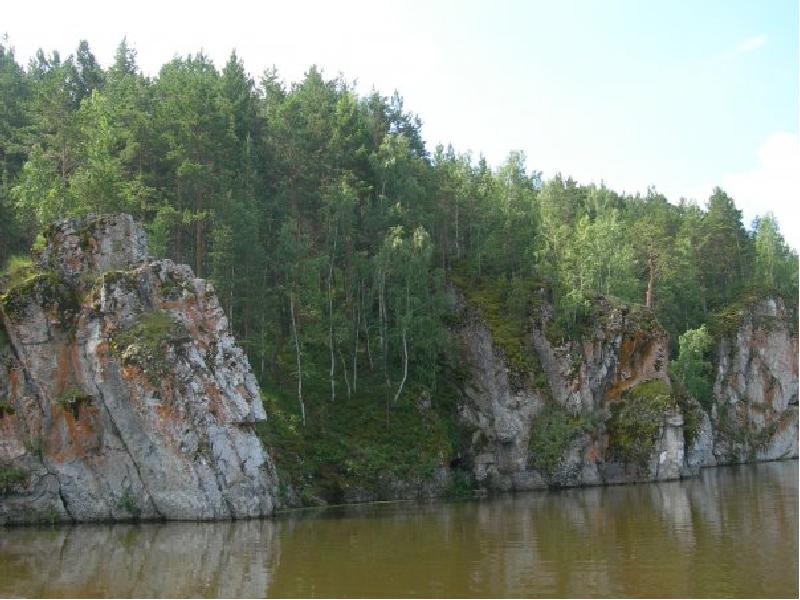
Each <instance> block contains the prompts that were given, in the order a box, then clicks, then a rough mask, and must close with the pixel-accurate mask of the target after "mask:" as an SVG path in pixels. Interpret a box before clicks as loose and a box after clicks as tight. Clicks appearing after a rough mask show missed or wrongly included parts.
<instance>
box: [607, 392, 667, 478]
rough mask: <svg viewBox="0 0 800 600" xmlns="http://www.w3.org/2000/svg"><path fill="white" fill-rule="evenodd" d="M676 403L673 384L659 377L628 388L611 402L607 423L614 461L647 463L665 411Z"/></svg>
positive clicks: (610, 449)
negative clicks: (670, 385) (671, 388)
mask: <svg viewBox="0 0 800 600" xmlns="http://www.w3.org/2000/svg"><path fill="white" fill-rule="evenodd" d="M671 404H672V397H671V395H670V389H669V386H668V385H667V384H666V383H665V382H663V381H661V380H660V379H656V380H653V381H647V382H644V383H640V384H639V385H637V386H634V387H633V388H631V389H630V390H628V391H626V392H625V393H624V394H623V396H622V399H621V401H619V402H615V403H614V404H612V405H611V418H610V419H609V420H608V422H607V423H606V428H607V432H608V439H609V452H610V454H611V457H612V458H613V459H614V460H618V461H620V462H624V463H630V464H639V465H642V466H644V465H645V464H647V461H648V459H649V458H650V453H651V452H652V450H653V447H654V446H655V442H656V435H657V433H658V430H659V427H660V426H661V423H662V422H663V419H664V411H665V410H666V409H667V408H669V406H670V405H671Z"/></svg>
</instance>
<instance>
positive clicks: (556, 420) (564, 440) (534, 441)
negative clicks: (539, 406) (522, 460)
mask: <svg viewBox="0 0 800 600" xmlns="http://www.w3.org/2000/svg"><path fill="white" fill-rule="evenodd" d="M593 427H594V423H593V419H592V418H591V415H588V414H583V413H582V414H578V415H572V414H570V413H569V412H567V411H566V410H565V409H564V408H562V407H561V406H559V405H558V404H555V403H548V405H547V406H545V408H544V409H543V410H542V411H541V412H540V413H539V414H538V415H536V417H534V419H533V427H532V429H531V439H530V443H529V445H528V447H529V449H530V451H531V453H532V459H533V463H534V464H535V465H536V467H537V468H538V469H540V470H541V471H543V472H544V473H545V474H546V475H547V476H548V477H552V475H553V473H555V471H556V470H557V469H558V467H559V465H560V464H561V462H562V460H563V457H564V454H565V453H566V452H567V451H568V450H569V447H570V445H571V444H572V442H573V441H574V440H575V439H576V438H577V437H578V436H579V435H580V434H581V433H583V432H584V431H587V430H591V429H592V428H593Z"/></svg>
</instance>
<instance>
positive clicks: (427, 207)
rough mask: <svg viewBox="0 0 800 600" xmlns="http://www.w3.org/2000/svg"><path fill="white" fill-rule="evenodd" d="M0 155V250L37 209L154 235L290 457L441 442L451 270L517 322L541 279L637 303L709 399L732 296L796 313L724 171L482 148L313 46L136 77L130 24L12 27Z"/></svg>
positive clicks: (329, 469)
mask: <svg viewBox="0 0 800 600" xmlns="http://www.w3.org/2000/svg"><path fill="white" fill-rule="evenodd" d="M454 101H455V100H454ZM533 167H535V165H533ZM0 171H1V172H2V179H1V180H0V264H6V265H8V266H7V269H11V268H13V264H14V262H15V261H17V260H19V259H18V258H16V257H18V256H21V255H26V254H28V252H29V250H30V249H31V247H32V246H34V247H35V246H36V244H37V241H38V239H39V238H38V235H39V232H41V230H42V229H43V228H44V227H45V226H47V225H48V224H49V223H51V222H52V221H53V220H56V219H59V218H64V217H68V216H77V215H82V214H87V213H112V212H127V213H131V214H133V215H134V216H135V217H136V218H138V219H140V220H141V221H142V222H144V223H145V225H146V228H147V230H148V234H149V239H150V245H151V248H152V250H153V251H154V252H155V253H157V254H158V255H159V256H164V257H168V258H172V259H174V260H175V261H177V262H183V263H188V264H190V265H191V266H192V268H193V269H194V271H195V273H196V275H197V276H198V277H205V278H208V279H210V280H212V281H213V283H214V285H215V287H216V290H217V292H218V294H219V297H220V301H221V302H222V304H223V306H224V309H225V312H226V314H227V316H228V319H229V322H230V325H231V327H232V329H233V330H234V332H235V334H236V336H237V339H238V340H239V343H240V344H241V345H242V346H243V347H244V348H245V350H246V352H247V354H248V356H249V359H250V362H251V365H252V367H253V370H254V372H255V374H256V377H257V378H258V380H259V382H260V384H261V386H262V388H263V390H264V394H265V402H266V403H267V405H268V410H267V412H268V413H270V414H272V415H275V418H274V419H272V420H271V422H270V423H269V425H268V428H267V429H266V430H265V431H264V432H263V434H264V435H265V436H267V437H269V438H270V440H271V441H272V443H273V445H275V446H276V447H279V448H282V449H283V450H282V451H283V452H284V457H283V460H282V461H281V459H280V457H279V460H278V463H279V467H281V468H282V469H283V470H284V473H285V474H288V479H289V480H291V479H292V477H294V478H298V477H304V476H306V475H308V473H314V474H320V473H321V474H322V475H323V476H322V478H321V481H323V484H325V483H324V482H328V483H330V485H334V484H336V485H340V484H341V481H339V480H340V479H341V478H347V477H351V476H352V477H355V478H360V479H362V480H363V479H370V478H374V477H378V474H379V473H382V472H385V471H386V470H387V469H388V470H394V471H395V472H397V473H399V474H408V473H416V472H418V471H419V470H420V469H422V470H424V469H425V468H428V467H429V466H430V464H429V463H430V462H431V461H433V460H435V458H436V456H439V455H440V454H441V453H445V454H446V453H447V452H448V451H449V450H448V449H451V448H452V447H453V445H454V444H455V443H456V442H455V441H454V440H455V438H456V437H457V435H458V432H457V431H456V430H455V428H454V426H453V425H452V423H451V420H450V419H449V418H448V417H447V415H448V410H449V407H450V404H449V403H451V402H452V401H453V398H454V396H455V395H457V393H458V389H457V387H458V380H459V377H460V375H459V373H458V365H457V364H456V363H457V361H454V360H453V357H452V353H451V348H450V346H451V340H450V336H449V333H448V327H449V324H450V322H451V320H452V318H453V317H452V312H453V308H452V302H451V293H450V290H451V289H453V288H454V287H455V288H461V289H465V290H472V291H473V293H475V291H476V290H479V291H481V293H482V294H483V296H484V299H485V300H486V299H489V300H486V302H487V303H493V305H494V308H495V309H496V310H497V312H498V314H502V315H505V316H506V318H507V319H508V320H509V321H511V322H516V323H523V324H524V321H525V318H526V316H527V311H528V309H529V307H528V302H529V297H530V295H531V290H532V289H534V288H537V289H545V290H547V293H548V298H549V299H550V301H551V302H552V303H553V306H554V309H555V314H556V322H557V324H558V331H557V333H558V334H559V335H562V336H564V337H574V336H577V335H579V334H580V331H581V327H582V325H583V324H584V322H585V321H586V319H588V318H589V316H590V313H591V306H592V302H593V299H594V298H595V297H596V296H597V295H599V294H601V295H604V296H606V297H609V298H613V299H615V300H617V301H620V302H626V303H633V304H641V305H645V306H647V307H649V308H651V309H652V310H653V311H654V314H655V316H656V318H657V319H658V321H659V322H660V323H661V324H662V326H663V327H664V328H665V329H666V331H667V332H668V334H669V338H670V344H671V355H672V356H671V358H672V359H673V361H672V365H673V367H672V368H673V372H674V374H675V375H676V376H677V377H679V378H680V379H681V380H682V382H683V383H684V384H685V385H686V387H687V388H688V389H689V391H690V392H692V393H693V394H694V395H695V396H697V397H698V398H699V399H701V400H702V398H703V396H704V395H707V394H709V393H710V389H709V386H710V383H709V379H708V376H710V372H709V367H708V361H709V360H710V359H711V354H712V353H713V343H712V341H713V338H714V335H715V332H717V331H718V330H719V328H720V327H722V326H723V324H724V317H725V315H726V314H729V313H730V311H731V310H732V307H735V306H736V305H737V304H738V303H741V302H743V301H745V300H746V299H747V298H750V297H753V296H762V297H763V296H764V295H767V294H777V295H780V296H782V297H783V298H784V299H785V301H786V303H787V306H788V307H789V308H790V310H791V311H793V315H794V319H795V321H796V319H797V317H796V315H797V297H798V257H797V253H796V251H795V250H794V249H792V248H790V247H789V246H788V245H787V244H786V243H785V241H784V239H783V237H782V235H781V233H780V229H779V227H778V223H777V222H776V220H775V219H774V218H773V217H772V216H771V215H770V214H766V215H763V216H761V217H760V218H758V219H757V220H756V221H755V222H753V223H744V222H743V219H742V213H741V211H740V210H738V209H737V208H736V204H735V201H734V199H733V198H731V197H730V196H728V195H727V194H726V193H725V191H724V190H722V189H719V188H716V189H715V190H714V192H713V194H712V195H711V196H710V197H709V198H708V199H707V202H706V203H705V205H704V206H699V205H698V204H696V203H695V202H692V201H688V200H684V199H681V200H680V201H677V202H669V201H668V200H667V198H666V197H664V196H663V195H662V194H660V193H658V192H657V191H656V189H655V188H650V189H649V190H648V191H647V193H646V195H641V194H635V195H631V194H624V193H618V192H615V191H614V190H611V189H608V188H607V187H605V186H603V185H600V186H598V185H595V184H591V185H582V184H580V183H578V182H576V181H574V180H573V179H571V178H564V177H561V176H556V177H554V178H552V179H550V180H543V178H542V176H541V173H540V172H537V171H535V170H534V169H533V168H531V167H530V166H529V165H527V164H526V158H525V156H524V154H523V153H521V152H515V151H512V152H510V153H509V154H508V157H507V159H506V160H505V162H503V164H501V165H500V166H497V167H493V166H490V165H489V164H487V162H486V160H484V158H483V157H478V158H477V159H476V158H475V157H474V156H472V155H471V154H470V153H459V152H457V151H456V150H454V149H453V148H451V147H447V148H445V147H441V146H439V147H436V148H433V149H429V148H427V147H426V144H425V142H424V139H423V134H422V122H421V119H420V118H419V117H418V116H416V115H415V114H414V113H413V112H410V111H409V110H407V109H406V107H405V106H404V104H403V100H402V97H401V96H400V95H399V94H398V93H397V92H395V93H394V94H393V95H391V96H383V95H381V94H380V93H378V92H372V93H370V94H368V95H361V94H359V93H357V92H356V89H355V84H353V83H350V82H348V81H346V80H345V79H344V78H343V77H342V76H339V77H335V78H331V79H329V78H326V77H325V76H324V74H323V73H321V72H320V71H319V70H318V69H317V68H315V67H313V66H312V67H311V68H309V69H308V71H307V72H306V73H305V76H304V78H303V79H302V80H301V81H299V82H295V83H291V84H287V83H285V82H284V81H283V80H282V79H281V76H280V74H279V72H278V71H277V70H276V69H275V68H273V69H271V70H268V71H266V72H265V73H263V74H262V75H261V76H260V77H259V78H258V79H257V80H256V79H254V78H253V77H251V76H250V75H249V74H248V72H247V70H246V68H245V65H244V64H243V62H242V61H241V60H240V58H238V57H237V55H236V54H235V53H232V54H231V56H230V58H229V60H228V61H227V63H226V64H225V66H224V67H223V68H222V69H221V70H219V69H217V68H216V67H215V65H214V63H213V61H212V60H211V58H210V57H208V56H205V55H203V54H202V53H199V54H196V55H193V56H187V57H176V58H174V59H173V60H172V61H170V62H168V63H167V64H165V65H163V66H162V68H161V70H160V71H159V73H158V74H157V75H156V76H153V77H149V76H146V75H144V74H143V73H142V72H141V70H140V69H139V67H138V66H137V62H136V51H135V49H134V48H133V47H132V46H131V45H130V44H128V43H127V42H126V41H125V40H123V41H122V42H121V43H120V45H119V47H118V49H117V52H116V56H115V59H114V61H113V64H111V65H110V66H108V68H103V67H101V65H100V64H99V63H98V61H97V60H96V58H95V56H94V55H93V53H92V51H91V49H90V47H89V45H88V43H86V42H85V41H81V42H80V44H79V46H78V48H77V50H76V51H75V53H74V54H72V55H70V56H68V57H66V58H62V57H61V56H59V54H58V53H57V52H50V53H46V52H44V51H43V50H39V52H38V53H37V54H36V56H35V57H34V58H32V59H31V60H30V62H29V63H28V64H27V65H23V64H21V63H20V60H19V59H18V58H17V57H16V56H15V53H14V50H13V48H12V47H10V46H9V45H8V43H7V42H4V43H2V44H0ZM767 200H768V199H765V202H766V201H767ZM421 394H425V395H427V396H429V397H430V398H431V402H432V404H433V405H434V409H435V414H436V415H438V416H437V417H436V418H426V419H421V418H420V417H419V415H418V413H417V412H416V411H415V409H414V406H415V404H414V399H415V398H418V397H419V396H420V395H421ZM332 465H335V469H334V467H333V466H332ZM326 473H327V475H326ZM285 476H286V475H285ZM334 480H336V481H334ZM331 482H333V483H331Z"/></svg>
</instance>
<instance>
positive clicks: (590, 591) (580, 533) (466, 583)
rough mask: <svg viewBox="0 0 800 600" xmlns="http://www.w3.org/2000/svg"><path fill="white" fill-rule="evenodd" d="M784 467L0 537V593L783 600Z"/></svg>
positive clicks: (794, 473)
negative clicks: (769, 599) (259, 517)
mask: <svg viewBox="0 0 800 600" xmlns="http://www.w3.org/2000/svg"><path fill="white" fill-rule="evenodd" d="M797 513H798V463H797V461H786V462H775V463H764V464H760V465H744V466H738V467H724V468H719V469H708V470H705V471H703V473H702V474H701V476H700V477H698V478H696V479H690V480H684V481H677V482H670V483H659V484H640V485H627V486H616V487H607V488H584V489H574V490H565V491H558V492H531V493H526V494H517V495H508V496H501V497H496V498H490V499H488V500H484V501H476V502H462V503H431V504H415V503H399V504H375V505H365V506H359V507H343V508H332V509H328V510H325V511H322V512H319V511H311V512H309V511H303V512H292V513H284V514H282V515H279V516H278V517H277V518H275V519H273V520H264V521H245V522H235V523H165V524H140V525H80V526H74V527H53V528H8V529H0V596H3V597H7V596H26V597H31V596H36V597H42V596H44V597H48V596H69V597H80V596H91V597H97V596H120V597H126V596H135V597H142V596H144V597H162V596H169V597H185V596H201V597H216V596H223V597H236V596H248V597H295V596H302V597H331V596H332V597H341V596H367V597H382V596H399V597H408V596H414V597H417V596H426V597H428V596H433V597H441V596H459V597H474V596H479V597H507V596H547V597H549V596H557V597H558V596H562V597H563V596H566V597H586V596H590V597H592V596H594V597H597V596H667V597H669V596H681V597H686V596H689V597H698V596H700V597H707V596H715V597H718V596H724V597H730V596H736V597H764V596H784V597H797V596H798V521H797Z"/></svg>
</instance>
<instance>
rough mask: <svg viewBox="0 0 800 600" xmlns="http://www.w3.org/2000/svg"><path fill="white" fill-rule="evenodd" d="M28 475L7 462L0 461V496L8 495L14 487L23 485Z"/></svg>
mask: <svg viewBox="0 0 800 600" xmlns="http://www.w3.org/2000/svg"><path fill="white" fill-rule="evenodd" d="M27 480H28V474H27V473H26V472H25V471H23V470H22V469H20V468H19V467H17V466H15V465H13V464H12V463H10V462H7V461H0V494H8V493H9V492H11V491H13V489H14V488H15V487H18V486H20V485H24V484H25V482H26V481H27Z"/></svg>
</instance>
